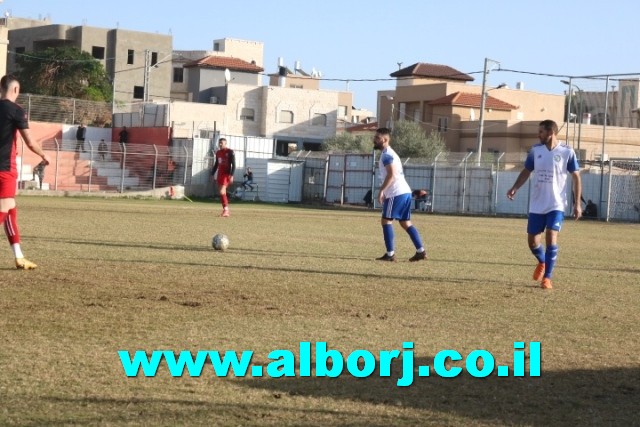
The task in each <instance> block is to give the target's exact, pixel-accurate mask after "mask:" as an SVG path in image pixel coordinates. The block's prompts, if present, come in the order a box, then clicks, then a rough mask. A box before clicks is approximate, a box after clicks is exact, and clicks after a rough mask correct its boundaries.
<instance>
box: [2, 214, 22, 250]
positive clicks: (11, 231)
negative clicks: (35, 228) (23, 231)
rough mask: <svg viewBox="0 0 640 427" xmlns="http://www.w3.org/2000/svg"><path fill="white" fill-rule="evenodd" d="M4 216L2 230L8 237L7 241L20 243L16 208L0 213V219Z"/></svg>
mask: <svg viewBox="0 0 640 427" xmlns="http://www.w3.org/2000/svg"><path fill="white" fill-rule="evenodd" d="M3 216H5V218H4V232H5V233H6V235H7V239H9V243H10V244H12V245H14V244H16V243H20V231H19V230H18V221H17V217H18V208H13V209H11V210H9V212H6V213H5V212H2V213H0V219H2V217H3Z"/></svg>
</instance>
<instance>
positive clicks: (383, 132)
mask: <svg viewBox="0 0 640 427" xmlns="http://www.w3.org/2000/svg"><path fill="white" fill-rule="evenodd" d="M376 133H377V134H380V135H391V129H389V128H378V130H376Z"/></svg>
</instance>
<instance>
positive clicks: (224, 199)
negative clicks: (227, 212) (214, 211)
mask: <svg viewBox="0 0 640 427" xmlns="http://www.w3.org/2000/svg"><path fill="white" fill-rule="evenodd" d="M220 200H222V207H223V208H226V207H227V206H228V205H229V198H228V197H227V193H224V194H221V195H220Z"/></svg>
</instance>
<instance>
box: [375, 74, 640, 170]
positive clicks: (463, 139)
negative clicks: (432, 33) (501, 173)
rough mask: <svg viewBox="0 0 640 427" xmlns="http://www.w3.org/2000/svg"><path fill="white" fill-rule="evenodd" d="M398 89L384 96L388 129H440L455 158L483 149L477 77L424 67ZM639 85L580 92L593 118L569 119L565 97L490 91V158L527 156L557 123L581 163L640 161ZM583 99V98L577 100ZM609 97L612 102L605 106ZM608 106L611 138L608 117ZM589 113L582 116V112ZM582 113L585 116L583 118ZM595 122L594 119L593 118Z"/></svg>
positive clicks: (382, 115)
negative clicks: (406, 124)
mask: <svg viewBox="0 0 640 427" xmlns="http://www.w3.org/2000/svg"><path fill="white" fill-rule="evenodd" d="M391 76H392V77H395V78H397V84H396V88H395V89H394V90H385V91H379V92H378V118H379V123H380V125H384V126H388V127H393V123H394V122H397V121H400V120H410V121H415V122H417V123H420V124H421V125H422V127H423V128H424V129H425V131H427V132H431V131H437V132H439V133H440V134H441V135H442V136H443V137H444V139H445V141H446V144H447V148H448V149H449V150H450V151H453V152H470V151H476V150H477V146H478V132H479V128H480V126H479V121H480V108H481V105H482V87H481V86H480V85H472V84H470V83H471V82H472V81H473V80H474V79H473V78H472V77H471V76H469V75H467V74H465V73H462V72H460V71H458V70H456V69H454V68H451V67H449V66H446V65H438V64H426V63H417V64H413V65H411V66H409V67H406V68H403V69H401V70H398V71H396V72H394V73H392V74H391ZM639 85H640V81H639V80H637V79H636V80H625V81H622V82H621V83H620V87H621V89H622V93H624V94H625V95H624V97H623V96H622V95H621V92H620V91H612V93H610V94H608V95H607V93H606V92H605V91H602V92H581V93H580V94H578V96H579V97H580V102H581V105H582V108H583V109H584V111H589V114H588V115H586V114H585V117H584V118H583V117H578V114H576V115H575V116H573V113H576V112H573V113H572V117H573V121H572V122H571V123H569V124H568V125H565V124H564V121H565V108H566V107H565V100H566V96H565V94H561V95H556V94H545V93H539V92H532V91H527V90H524V89H523V88H522V86H521V85H519V87H517V88H515V89H511V88H507V87H487V88H486V89H485V95H486V99H485V110H484V120H483V122H484V126H483V132H482V151H483V152H506V153H525V152H527V151H528V150H529V148H530V147H531V145H532V144H534V143H536V141H537V138H536V136H537V124H538V123H539V122H540V121H542V120H545V119H552V120H555V121H556V122H557V123H558V124H559V125H560V126H563V125H564V126H565V127H564V128H563V129H561V132H560V135H559V137H560V139H562V140H566V141H567V143H568V144H570V145H571V146H572V147H574V148H575V149H576V150H577V151H578V156H579V158H580V159H581V160H599V159H601V158H605V159H606V158H609V157H637V156H639V155H640V129H638V128H640V113H639V112H638V105H639V103H640V101H639V99H638V95H637V94H638V91H639V90H638V88H639ZM574 96H575V95H574ZM605 97H608V100H607V102H606V103H605ZM605 105H608V107H607V114H608V119H607V125H608V126H609V127H607V129H606V138H605V135H604V132H603V126H602V124H603V122H604V120H603V117H604V111H605ZM580 113H582V111H580ZM580 115H581V114H580ZM587 117H588V118H587Z"/></svg>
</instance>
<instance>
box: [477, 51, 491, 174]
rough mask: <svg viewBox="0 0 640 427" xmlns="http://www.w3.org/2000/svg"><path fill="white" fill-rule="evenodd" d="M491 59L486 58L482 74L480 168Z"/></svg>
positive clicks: (478, 152) (478, 150) (479, 140)
mask: <svg viewBox="0 0 640 427" xmlns="http://www.w3.org/2000/svg"><path fill="white" fill-rule="evenodd" d="M489 61H490V59H489V58H484V71H483V72H482V93H481V95H480V123H479V126H478V144H477V147H476V153H477V156H478V166H480V160H481V157H482V134H483V133H484V107H485V104H486V102H487V96H486V92H485V89H486V88H487V66H488V65H489Z"/></svg>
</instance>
